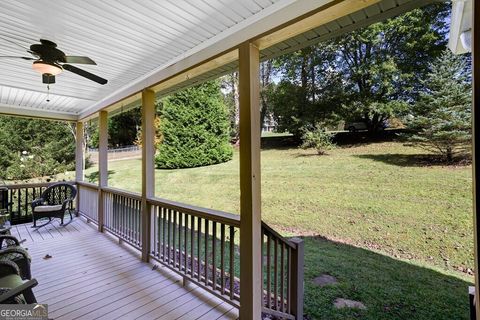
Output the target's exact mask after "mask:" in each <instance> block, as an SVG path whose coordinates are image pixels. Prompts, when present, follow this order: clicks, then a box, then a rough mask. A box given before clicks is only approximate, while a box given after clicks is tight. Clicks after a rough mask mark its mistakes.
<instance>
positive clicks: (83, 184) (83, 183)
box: [77, 181, 98, 190]
mask: <svg viewBox="0 0 480 320" xmlns="http://www.w3.org/2000/svg"><path fill="white" fill-rule="evenodd" d="M77 184H78V185H79V186H81V187H86V188H90V189H95V190H98V184H95V183H91V182H86V181H77Z"/></svg>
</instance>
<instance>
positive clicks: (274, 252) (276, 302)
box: [273, 237, 278, 310]
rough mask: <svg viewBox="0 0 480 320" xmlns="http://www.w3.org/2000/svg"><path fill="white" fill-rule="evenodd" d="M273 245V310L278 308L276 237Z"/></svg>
mask: <svg viewBox="0 0 480 320" xmlns="http://www.w3.org/2000/svg"><path fill="white" fill-rule="evenodd" d="M273 245H274V246H275V247H274V248H273V256H274V258H275V263H274V264H273V276H274V278H273V298H274V300H273V301H274V303H275V305H274V308H275V310H278V239H277V238H276V237H275V241H274V242H273Z"/></svg>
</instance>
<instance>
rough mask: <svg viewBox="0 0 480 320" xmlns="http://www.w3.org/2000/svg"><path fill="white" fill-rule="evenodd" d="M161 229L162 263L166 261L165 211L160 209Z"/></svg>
mask: <svg viewBox="0 0 480 320" xmlns="http://www.w3.org/2000/svg"><path fill="white" fill-rule="evenodd" d="M162 221H163V222H162V228H163V235H162V238H163V241H162V251H163V252H162V256H163V261H166V255H165V249H166V248H167V246H166V243H165V238H166V230H167V209H165V208H162Z"/></svg>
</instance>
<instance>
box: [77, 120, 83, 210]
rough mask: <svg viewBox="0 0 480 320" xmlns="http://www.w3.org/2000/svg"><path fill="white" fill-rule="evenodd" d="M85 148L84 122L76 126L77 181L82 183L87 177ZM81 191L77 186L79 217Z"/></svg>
mask: <svg viewBox="0 0 480 320" xmlns="http://www.w3.org/2000/svg"><path fill="white" fill-rule="evenodd" d="M84 170H85V148H84V128H83V122H77V123H76V126H75V181H76V182H82V181H83V179H84V177H85V172H84ZM79 191H80V189H79V188H78V186H77V197H76V199H75V208H76V212H77V216H78V214H79V212H80V192H79Z"/></svg>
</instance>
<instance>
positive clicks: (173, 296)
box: [12, 218, 238, 320]
mask: <svg viewBox="0 0 480 320" xmlns="http://www.w3.org/2000/svg"><path fill="white" fill-rule="evenodd" d="M30 226H31V224H24V225H17V226H13V228H12V235H14V236H16V237H18V238H19V239H22V240H25V241H24V243H23V244H22V245H23V246H24V247H26V248H28V251H29V252H30V255H31V256H32V274H33V277H34V278H36V279H37V280H38V282H39V285H38V286H37V287H36V288H35V289H34V293H35V296H36V297H37V300H38V301H39V302H40V303H47V304H48V309H49V316H50V318H51V319H89V320H92V319H126V320H127V319H128V320H132V319H164V320H166V319H182V320H187V319H188V320H190V319H203V320H211V319H223V320H226V319H237V318H238V310H237V309H236V308H233V307H232V306H231V305H229V304H227V303H225V302H223V301H222V300H220V299H218V298H216V297H214V296H212V295H209V294H208V293H207V292H205V291H204V290H202V289H200V288H198V287H196V286H195V285H193V284H189V285H188V286H186V287H183V286H182V282H181V278H180V277H178V276H177V275H176V274H174V273H172V272H171V271H169V270H168V269H166V268H164V267H162V266H161V265H159V266H158V268H153V265H152V264H147V263H143V262H141V261H140V259H139V255H138V253H137V252H134V251H133V250H131V249H129V248H127V245H119V244H118V242H116V241H115V240H114V239H112V238H111V237H110V236H107V235H105V234H102V233H99V232H98V231H96V229H94V227H93V226H92V225H91V224H87V223H85V222H84V221H83V220H82V219H81V218H75V219H74V220H73V222H72V223H70V224H69V225H67V226H65V227H61V226H59V222H58V221H54V222H53V223H52V224H50V225H48V226H46V227H43V228H40V229H39V230H38V231H34V229H31V228H30ZM46 255H49V256H51V258H49V259H45V256H46ZM153 269H155V270H153Z"/></svg>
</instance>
